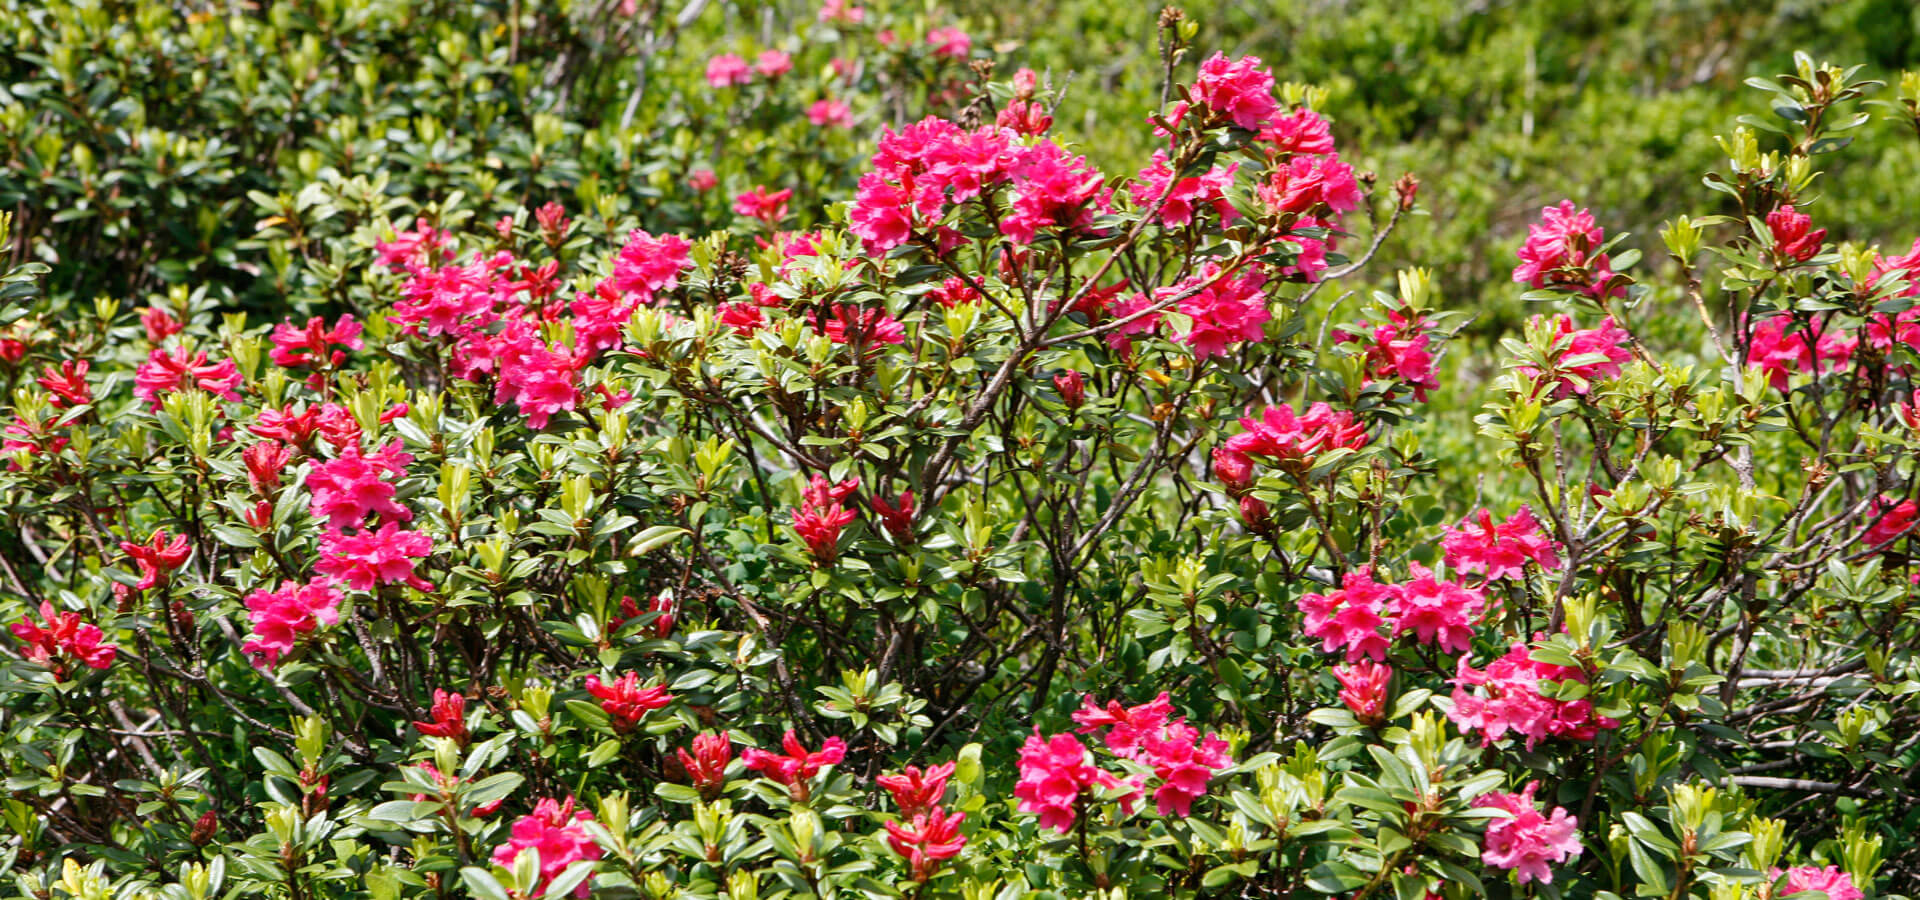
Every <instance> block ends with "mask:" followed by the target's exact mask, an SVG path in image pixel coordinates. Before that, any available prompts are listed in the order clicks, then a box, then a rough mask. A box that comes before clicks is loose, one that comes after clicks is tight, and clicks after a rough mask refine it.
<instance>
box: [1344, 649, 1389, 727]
mask: <svg viewBox="0 0 1920 900" xmlns="http://www.w3.org/2000/svg"><path fill="white" fill-rule="evenodd" d="M1333 678H1334V680H1335V681H1338V682H1340V702H1341V703H1345V704H1346V705H1347V708H1348V709H1350V710H1353V715H1354V717H1355V718H1357V719H1359V720H1360V721H1361V722H1364V723H1366V724H1368V725H1376V726H1377V725H1379V724H1381V723H1382V722H1385V721H1386V720H1387V686H1388V685H1390V684H1392V683H1393V669H1392V668H1391V667H1389V666H1387V665H1384V664H1382V663H1377V662H1373V661H1371V660H1365V659H1363V660H1361V661H1359V662H1357V663H1354V664H1353V665H1351V666H1334V667H1333Z"/></svg>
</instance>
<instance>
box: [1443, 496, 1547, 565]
mask: <svg viewBox="0 0 1920 900" xmlns="http://www.w3.org/2000/svg"><path fill="white" fill-rule="evenodd" d="M1440 550H1441V552H1442V553H1443V554H1445V558H1446V561H1447V568H1449V569H1451V570H1453V571H1455V572H1458V573H1460V574H1462V575H1473V574H1478V575H1481V576H1484V577H1485V578H1486V579H1487V580H1488V581H1496V580H1498V579H1501V578H1513V579H1524V578H1526V577H1527V564H1528V563H1533V564H1535V565H1537V566H1539V567H1540V568H1541V569H1544V570H1547V571H1552V570H1554V569H1558V568H1560V552H1559V551H1560V544H1559V543H1558V542H1556V541H1555V540H1554V539H1553V538H1550V537H1548V536H1546V535H1545V534H1542V533H1541V532H1540V523H1538V522H1536V521H1534V518H1533V510H1532V509H1531V508H1530V507H1527V506H1525V505H1522V506H1521V507H1520V508H1519V509H1517V510H1514V513H1513V515H1511V516H1508V517H1507V520H1506V521H1504V522H1496V521H1494V519H1493V513H1491V512H1489V511H1487V510H1485V509H1481V510H1479V511H1478V512H1476V513H1474V514H1472V515H1469V516H1468V517H1467V518H1465V519H1463V520H1461V522H1460V524H1458V525H1453V526H1450V527H1448V528H1447V532H1446V534H1445V535H1443V536H1441V538H1440Z"/></svg>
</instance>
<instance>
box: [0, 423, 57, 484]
mask: <svg viewBox="0 0 1920 900" xmlns="http://www.w3.org/2000/svg"><path fill="white" fill-rule="evenodd" d="M0 436H4V437H5V440H0V453H3V454H6V455H7V456H12V455H13V454H15V453H26V454H28V455H29V456H35V455H39V454H42V453H59V452H60V451H61V450H62V449H65V447H66V446H67V444H68V443H69V439H68V438H67V437H66V436H65V435H63V434H60V433H59V432H57V431H55V430H54V426H52V425H51V424H49V423H47V422H43V421H38V420H35V421H31V422H30V421H28V420H26V419H25V418H22V417H20V416H19V415H15V416H14V417H13V422H11V423H10V424H8V425H7V427H6V428H5V429H0ZM7 468H8V470H10V471H18V470H19V469H20V463H19V461H18V460H10V461H8V463H7Z"/></svg>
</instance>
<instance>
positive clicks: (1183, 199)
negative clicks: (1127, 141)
mask: <svg viewBox="0 0 1920 900" xmlns="http://www.w3.org/2000/svg"><path fill="white" fill-rule="evenodd" d="M1239 168H1240V164H1239V163H1230V164H1228V165H1227V166H1225V167H1224V168H1223V167H1220V166H1214V167H1213V168H1211V169H1208V170H1207V171H1206V173H1205V174H1201V175H1194V176H1189V177H1187V178H1182V179H1179V180H1178V181H1175V180H1174V177H1173V174H1174V173H1173V170H1172V169H1171V168H1169V167H1168V166H1167V151H1165V150H1155V151H1153V162H1152V164H1150V165H1148V166H1147V167H1146V168H1144V169H1141V170H1140V176H1139V178H1138V179H1137V180H1135V181H1134V182H1133V184H1131V185H1129V186H1128V188H1127V192H1128V193H1129V194H1131V195H1132V196H1133V205H1134V206H1137V207H1139V208H1141V209H1151V208H1152V207H1153V205H1154V204H1156V203H1160V202H1161V201H1162V200H1163V199H1164V200H1165V203H1164V204H1162V205H1161V206H1160V212H1159V218H1160V224H1162V225H1165V226H1166V227H1168V228H1179V227H1182V226H1184V225H1186V224H1187V223H1188V222H1191V221H1193V215H1194V212H1195V210H1196V209H1197V208H1201V207H1210V208H1212V209H1213V211H1214V212H1215V213H1216V214H1217V215H1219V217H1220V224H1221V225H1232V224H1233V222H1234V220H1235V219H1238V218H1239V217H1240V211H1239V210H1237V209H1234V208H1233V204H1231V203H1228V202H1227V196H1226V190H1227V189H1228V188H1230V187H1232V186H1233V175H1234V173H1235V172H1236V171H1238V170H1239Z"/></svg>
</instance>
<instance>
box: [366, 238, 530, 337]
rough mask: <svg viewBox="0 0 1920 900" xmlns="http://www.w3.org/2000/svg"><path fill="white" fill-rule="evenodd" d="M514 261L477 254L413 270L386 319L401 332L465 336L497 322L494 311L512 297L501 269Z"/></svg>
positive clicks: (507, 281) (506, 257) (509, 283)
mask: <svg viewBox="0 0 1920 900" xmlns="http://www.w3.org/2000/svg"><path fill="white" fill-rule="evenodd" d="M512 263H513V257H512V256H510V255H508V254H506V253H500V254H496V255H494V256H492V257H482V256H478V255H476V256H475V257H474V258H473V260H472V261H471V262H468V263H465V264H458V265H446V266H442V267H440V268H437V269H425V268H422V269H415V270H414V271H413V275H412V277H410V278H408V279H407V281H406V283H405V284H402V285H401V286H400V302H398V303H395V304H394V305H393V312H392V314H391V315H389V316H388V319H389V320H390V321H392V322H393V323H394V324H397V325H399V326H400V330H401V332H402V333H404V334H425V335H428V336H437V335H443V334H451V335H456V336H458V335H464V334H467V333H468V332H471V331H473V330H475V329H477V328H481V327H484V326H487V325H490V324H492V323H493V322H495V321H497V320H498V319H499V313H498V312H497V307H499V306H500V305H501V304H503V303H506V302H507V301H508V298H509V297H510V295H511V293H512V289H511V287H510V285H511V281H510V280H509V279H508V277H507V275H506V269H507V268H508V267H509V266H511V265H512Z"/></svg>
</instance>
